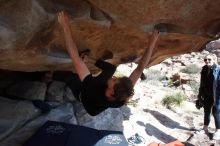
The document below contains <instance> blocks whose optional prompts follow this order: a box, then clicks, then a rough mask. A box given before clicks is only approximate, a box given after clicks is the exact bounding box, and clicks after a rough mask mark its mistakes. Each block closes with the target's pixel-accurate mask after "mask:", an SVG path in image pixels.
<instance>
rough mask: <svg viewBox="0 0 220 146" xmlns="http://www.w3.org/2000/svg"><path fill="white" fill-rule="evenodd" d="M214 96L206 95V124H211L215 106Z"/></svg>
mask: <svg viewBox="0 0 220 146" xmlns="http://www.w3.org/2000/svg"><path fill="white" fill-rule="evenodd" d="M213 103H214V101H213V97H204V125H207V126H208V125H209V123H210V121H211V113H212V108H213Z"/></svg>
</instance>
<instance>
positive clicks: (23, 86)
mask: <svg viewBox="0 0 220 146" xmlns="http://www.w3.org/2000/svg"><path fill="white" fill-rule="evenodd" d="M46 89H47V86H46V84H45V83H42V82H37V81H23V82H18V83H15V84H13V85H11V86H9V87H8V89H7V90H6V94H7V95H8V96H10V97H14V98H22V99H28V100H44V98H45V93H46Z"/></svg>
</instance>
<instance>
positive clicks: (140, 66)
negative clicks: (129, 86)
mask: <svg viewBox="0 0 220 146" xmlns="http://www.w3.org/2000/svg"><path fill="white" fill-rule="evenodd" d="M159 34H160V33H159V31H158V30H154V32H153V33H152V35H151V37H150V44H149V47H148V48H146V50H145V52H144V55H143V56H142V58H141V60H140V61H139V63H138V66H137V67H136V69H135V70H134V71H133V72H132V73H131V75H130V76H129V78H130V79H131V81H132V83H133V85H135V83H136V82H137V80H138V79H139V78H140V76H141V74H142V72H143V70H144V68H145V67H146V66H147V65H148V63H149V61H150V59H151V55H152V52H153V49H154V48H155V44H156V42H157V40H158V37H159Z"/></svg>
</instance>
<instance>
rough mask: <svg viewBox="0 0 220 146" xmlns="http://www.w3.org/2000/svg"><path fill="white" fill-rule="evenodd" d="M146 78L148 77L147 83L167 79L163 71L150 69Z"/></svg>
mask: <svg viewBox="0 0 220 146" xmlns="http://www.w3.org/2000/svg"><path fill="white" fill-rule="evenodd" d="M145 76H146V81H150V80H157V81H161V80H163V79H165V76H164V75H162V74H161V71H159V70H154V69H148V70H147V72H146V73H145Z"/></svg>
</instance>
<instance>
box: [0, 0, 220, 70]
mask: <svg viewBox="0 0 220 146" xmlns="http://www.w3.org/2000/svg"><path fill="white" fill-rule="evenodd" d="M0 3H1V5H0V68H1V69H8V70H17V71H43V70H69V69H72V64H71V60H70V59H69V58H68V55H67V54H66V51H65V46H64V40H63V34H62V31H61V28H60V27H59V25H58V23H57V19H56V12H57V11H58V10H60V9H65V10H67V11H68V12H69V14H70V16H71V20H72V21H71V24H72V27H71V28H72V33H73V36H74V39H75V41H76V43H77V46H78V48H79V50H80V51H81V50H83V49H84V48H90V49H91V54H90V57H93V58H100V57H107V58H111V60H110V61H111V62H113V63H115V64H120V63H124V62H131V61H134V60H135V59H137V58H138V56H140V55H141V54H142V53H143V50H144V48H145V47H147V45H148V36H149V34H148V32H151V31H152V30H153V28H154V27H157V28H161V29H162V30H163V31H165V32H166V33H164V34H162V35H161V37H160V40H159V43H158V45H157V47H156V49H155V51H154V54H153V58H152V59H151V64H150V65H153V64H157V63H159V62H161V61H162V60H164V59H165V58H167V57H169V56H173V55H176V54H182V53H186V52H192V51H199V50H202V49H203V46H205V44H206V43H207V42H209V41H211V40H213V39H215V36H216V34H218V33H219V32H220V27H219V26H220V15H219V14H220V9H219V5H220V1H219V0H212V1H210V0H203V1H200V0H194V1H184V0H180V1H175V0H168V1H164V0H157V1H146V0H138V1H134V0H129V1H125V0H117V1H115V0H108V1H103V0H87V1H85V0H19V1H14V0H0ZM88 65H89V67H90V68H91V69H94V68H93V66H92V65H91V64H89V63H88Z"/></svg>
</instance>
